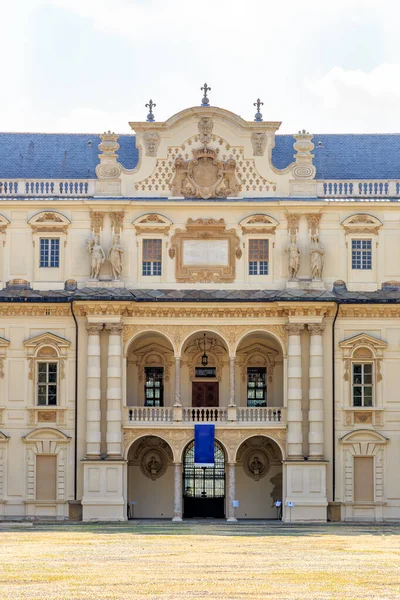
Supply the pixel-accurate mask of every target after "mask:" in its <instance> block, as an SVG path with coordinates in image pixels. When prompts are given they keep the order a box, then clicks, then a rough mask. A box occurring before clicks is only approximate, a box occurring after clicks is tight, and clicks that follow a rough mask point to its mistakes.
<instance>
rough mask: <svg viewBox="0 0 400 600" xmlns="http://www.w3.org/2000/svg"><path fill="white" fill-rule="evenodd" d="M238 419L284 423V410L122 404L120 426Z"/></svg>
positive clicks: (246, 421)
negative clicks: (121, 424)
mask: <svg viewBox="0 0 400 600" xmlns="http://www.w3.org/2000/svg"><path fill="white" fill-rule="evenodd" d="M228 422H229V423H231V424H232V423H238V424H240V425H243V424H258V425H259V424H264V423H265V424H266V425H268V426H274V425H276V426H286V411H285V409H284V408H282V407H266V408H252V407H204V408H203V407H201V408H199V407H192V406H179V407H143V406H131V407H125V408H124V426H125V427H129V426H132V425H145V424H147V423H149V424H150V423H151V425H152V426H153V425H161V426H170V425H173V424H178V423H179V424H182V423H184V424H185V423H187V424H189V423H215V424H219V423H221V424H223V423H228Z"/></svg>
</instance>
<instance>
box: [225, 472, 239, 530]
mask: <svg viewBox="0 0 400 600" xmlns="http://www.w3.org/2000/svg"><path fill="white" fill-rule="evenodd" d="M234 500H236V463H234V462H230V463H228V506H227V511H226V512H227V515H226V520H227V521H230V522H234V521H237V518H236V515H235V509H234V506H233V501H234Z"/></svg>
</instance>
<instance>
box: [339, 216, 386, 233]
mask: <svg viewBox="0 0 400 600" xmlns="http://www.w3.org/2000/svg"><path fill="white" fill-rule="evenodd" d="M342 227H343V228H344V231H345V234H346V235H348V234H351V233H362V234H371V235H378V231H379V229H380V227H382V222H381V221H380V220H379V219H377V218H376V217H373V216H372V215H368V214H366V213H358V214H356V215H352V216H351V217H347V219H345V220H344V221H343V222H342Z"/></svg>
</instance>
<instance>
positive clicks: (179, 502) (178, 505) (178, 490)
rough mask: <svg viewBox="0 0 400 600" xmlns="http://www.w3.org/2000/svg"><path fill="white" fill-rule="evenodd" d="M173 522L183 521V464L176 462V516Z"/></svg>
mask: <svg viewBox="0 0 400 600" xmlns="http://www.w3.org/2000/svg"><path fill="white" fill-rule="evenodd" d="M172 520H173V521H182V463H181V462H174V516H173V519H172Z"/></svg>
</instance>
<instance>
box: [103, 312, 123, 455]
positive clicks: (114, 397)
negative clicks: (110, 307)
mask: <svg viewBox="0 0 400 600" xmlns="http://www.w3.org/2000/svg"><path fill="white" fill-rule="evenodd" d="M106 329H107V331H108V366H107V435H106V442H107V458H117V459H118V458H121V454H122V433H121V420H122V413H121V403H122V352H121V333H122V331H123V329H124V326H123V325H122V323H107V324H106Z"/></svg>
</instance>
